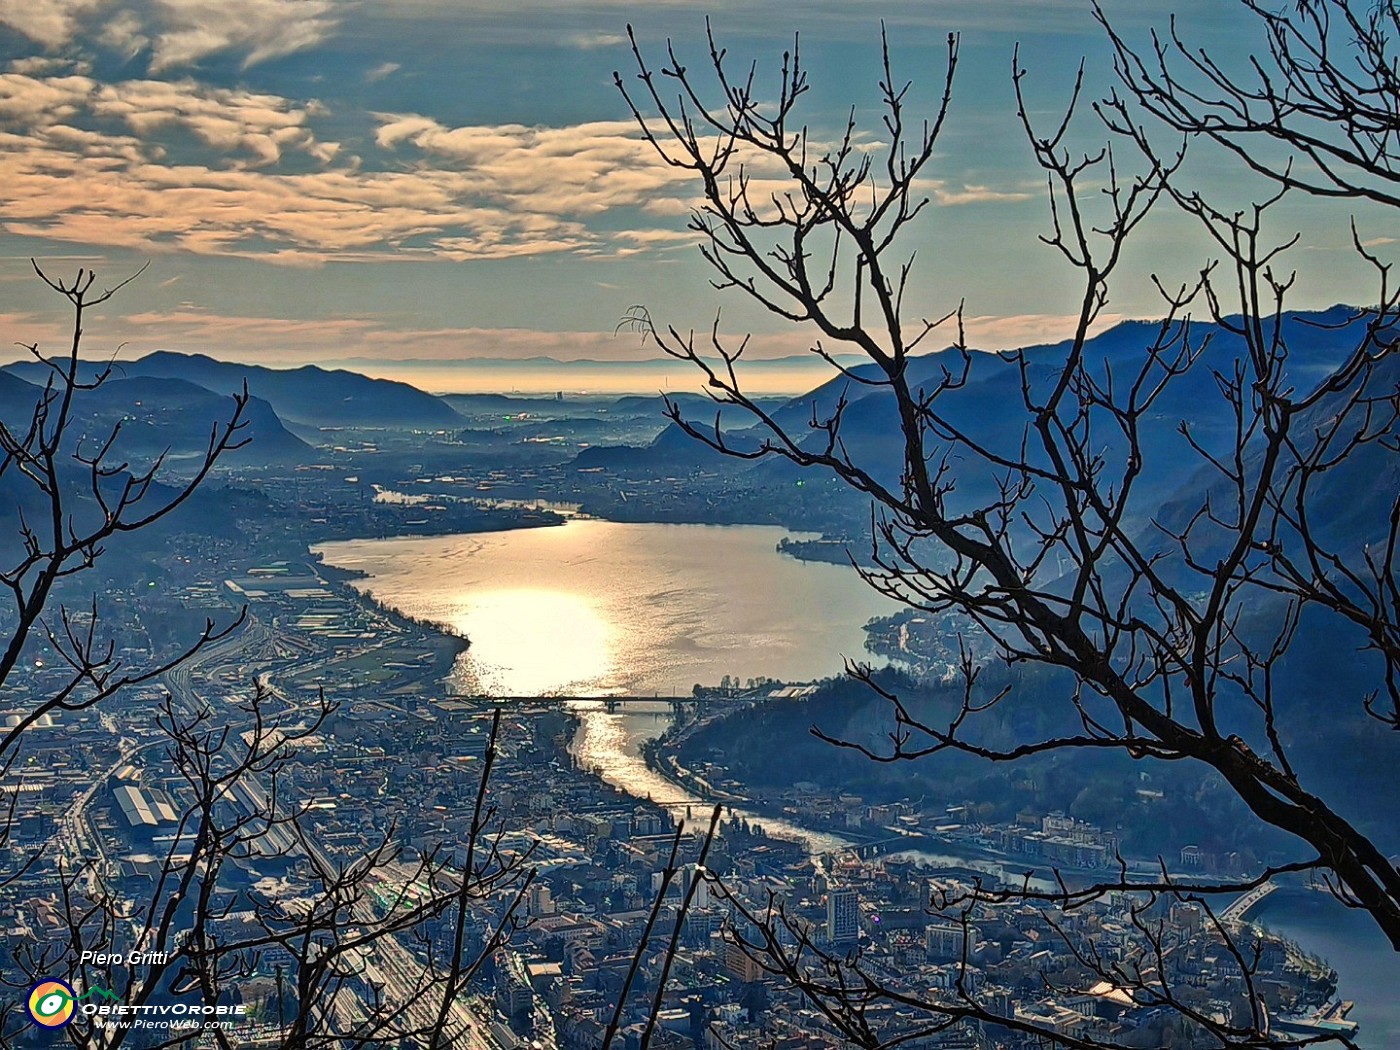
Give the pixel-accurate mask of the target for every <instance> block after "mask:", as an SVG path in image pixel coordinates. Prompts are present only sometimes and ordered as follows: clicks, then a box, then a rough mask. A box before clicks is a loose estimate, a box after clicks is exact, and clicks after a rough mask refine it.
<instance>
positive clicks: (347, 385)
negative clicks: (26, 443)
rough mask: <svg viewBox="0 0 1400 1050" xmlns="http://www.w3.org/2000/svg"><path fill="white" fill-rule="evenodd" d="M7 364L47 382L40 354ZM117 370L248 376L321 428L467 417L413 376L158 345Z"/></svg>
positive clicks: (213, 379) (276, 404) (223, 378)
mask: <svg viewBox="0 0 1400 1050" xmlns="http://www.w3.org/2000/svg"><path fill="white" fill-rule="evenodd" d="M105 367H106V364H105V363H99V362H84V363H83V369H82V374H83V376H84V377H85V378H90V377H91V376H93V375H95V374H97V373H98V372H99V371H100V370H101V369H102V368H105ZM5 371H8V372H10V373H12V374H15V375H18V376H20V377H21V378H23V379H29V380H31V381H34V382H40V383H42V382H43V381H44V379H45V378H46V376H47V373H48V369H47V368H46V366H44V365H43V364H41V363H39V362H37V361H29V362H20V363H17V364H11V365H6V366H5ZM112 376H113V378H114V379H116V378H137V377H148V378H155V379H180V380H184V381H185V382H188V383H193V384H196V385H198V386H201V387H204V388H205V389H206V390H210V391H213V392H214V393H219V394H231V393H233V392H235V391H238V390H241V389H242V387H243V384H244V382H245V381H246V382H247V384H248V392H249V393H250V394H252V395H253V396H254V397H259V398H262V399H263V400H265V401H267V402H268V403H269V404H270V405H271V406H272V408H273V410H274V411H275V412H276V414H277V415H278V416H279V417H281V418H282V419H284V420H287V421H289V422H293V423H301V424H305V425H309V426H316V427H336V426H361V427H363V426H392V427H422V428H438V427H453V426H458V425H460V424H461V422H462V418H461V417H460V416H459V415H458V414H457V413H456V412H455V411H454V410H453V408H452V406H451V405H449V404H447V403H446V402H445V401H443V400H442V399H440V398H438V397H434V396H433V395H432V394H426V393H424V392H423V391H421V390H419V389H418V388H417V387H414V386H410V385H409V384H408V383H400V382H397V381H395V380H391V379H371V378H369V377H368V376H363V375H360V374H359V373H357V372H348V371H344V370H341V369H325V368H321V367H320V366H318V365H303V366H301V367H300V368H293V369H277V368H268V367H266V366H264V365H245V364H236V363H232V362H227V361H216V360H215V359H214V358H212V357H208V356H206V355H204V354H183V353H177V352H175V351H172V350H157V351H156V352H155V353H152V354H147V355H146V356H145V357H140V358H137V359H136V360H134V361H121V362H117V363H115V364H113V365H112Z"/></svg>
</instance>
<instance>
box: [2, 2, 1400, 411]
mask: <svg viewBox="0 0 1400 1050" xmlns="http://www.w3.org/2000/svg"><path fill="white" fill-rule="evenodd" d="M1106 9H1107V11H1108V14H1109V16H1110V17H1111V18H1112V19H1113V21H1114V22H1115V24H1116V25H1118V26H1119V27H1120V28H1121V29H1122V30H1123V31H1125V32H1126V33H1128V34H1129V35H1130V36H1132V37H1133V38H1135V39H1138V40H1145V39H1146V34H1147V33H1148V32H1149V31H1150V30H1151V29H1152V28H1153V27H1157V28H1162V27H1164V26H1165V25H1166V24H1167V21H1168V18H1169V17H1170V16H1171V15H1172V14H1175V15H1176V17H1177V19H1178V24H1179V26H1180V27H1181V29H1182V30H1183V31H1184V32H1185V33H1186V34H1187V35H1189V36H1190V38H1191V39H1192V40H1193V41H1197V42H1199V43H1200V44H1201V45H1202V46H1206V47H1209V48H1212V49H1215V50H1217V51H1219V52H1222V53H1224V54H1225V55H1226V56H1227V60H1228V59H1229V58H1235V59H1238V58H1240V57H1242V56H1244V55H1246V54H1247V50H1246V49H1245V48H1244V47H1243V46H1242V42H1249V41H1253V40H1256V39H1257V32H1255V27H1254V26H1253V24H1252V23H1251V21H1250V19H1249V18H1248V17H1246V16H1245V15H1244V14H1243V13H1242V12H1241V10H1240V9H1239V7H1238V5H1234V4H1231V3H1228V2H1226V0H1178V2H1176V3H1170V4H1168V3H1161V2H1158V0H1141V2H1130V0H1120V2H1117V3H1112V2H1110V3H1108V4H1107V5H1106ZM706 16H709V17H710V19H711V21H712V23H713V25H714V28H715V32H716V35H717V36H718V38H719V39H720V42H721V43H722V44H723V45H724V46H725V47H727V48H728V49H729V51H730V53H731V56H732V60H733V61H735V62H736V63H742V64H747V63H749V62H751V61H752V62H755V63H757V68H758V70H759V71H760V84H763V85H771V84H774V83H775V81H774V79H773V76H772V74H773V71H774V70H775V69H776V68H777V66H778V64H779V63H780V61H781V55H782V53H783V50H784V49H785V48H787V47H790V46H791V45H792V40H793V34H794V33H798V34H800V41H801V45H800V46H801V52H802V56H803V61H804V63H805V64H806V66H807V68H808V70H809V75H810V78H811V83H812V90H811V92H810V93H809V95H808V96H807V97H806V99H805V100H804V103H805V106H804V109H803V114H804V119H805V120H806V121H807V123H808V126H809V127H810V129H811V133H812V136H813V138H814V139H816V140H818V141H822V140H823V136H826V137H828V139H829V136H831V135H832V134H834V132H835V130H836V129H837V128H838V127H839V125H840V123H841V121H842V120H843V119H844V117H845V116H846V114H847V112H848V111H849V110H850V107H852V106H854V107H855V114H856V117H857V120H858V121H860V122H861V124H862V127H864V128H866V129H868V130H867V131H866V132H864V134H867V135H869V136H874V135H876V134H877V133H878V131H879V127H878V120H879V115H880V114H879V110H878V96H877V93H876V85H877V83H878V80H879V76H880V66H879V39H880V26H881V23H882V22H883V23H884V25H885V26H886V27H887V31H888V33H889V38H890V40H891V45H892V58H893V61H894V66H895V70H896V75H897V76H898V77H900V78H902V79H908V80H909V81H910V82H911V83H912V85H913V86H912V88H911V94H910V103H909V108H910V111H911V113H913V114H915V115H920V114H930V115H931V114H932V113H933V110H934V104H935V101H936V95H937V91H938V89H939V88H940V87H941V77H942V68H943V55H944V49H945V40H946V38H947V34H948V33H949V32H957V33H959V34H960V45H961V61H960V66H959V70H958V76H957V79H956V81H955V87H954V98H953V107H952V115H951V117H950V120H949V123H948V125H947V127H946V129H945V131H944V134H943V136H942V137H941V139H940V141H939V144H938V149H937V153H936V155H935V159H934V164H933V166H932V167H931V168H930V169H929V171H928V173H927V177H926V179H925V181H924V182H923V184H922V185H921V188H922V189H923V191H924V192H925V193H926V194H927V195H928V197H929V198H930V202H931V203H930V207H929V208H928V209H927V210H926V212H925V213H924V214H923V215H922V216H921V217H920V219H919V221H918V223H917V225H916V227H915V228H913V229H912V230H911V232H910V235H909V237H908V239H907V242H906V244H905V246H904V247H905V249H906V250H907V251H915V252H916V269H915V278H914V284H913V286H912V291H911V295H910V301H911V303H912V304H914V305H912V306H911V312H912V313H914V314H915V315H916V316H918V315H922V316H939V315H941V314H943V313H946V312H947V311H949V310H951V309H953V308H955V307H957V306H958V305H959V304H960V303H961V304H962V307H963V310H964V316H965V317H966V318H967V327H968V333H969V338H970V340H971V341H972V342H973V343H974V344H975V345H978V346H983V347H987V348H996V347H1005V346H1015V345H1025V344H1028V343H1035V342H1042V341H1050V340H1054V339H1058V338H1062V337H1063V336H1065V335H1066V334H1068V331H1069V325H1070V315H1071V314H1072V312H1073V310H1074V304H1075V302H1076V301H1077V291H1076V280H1075V274H1074V273H1073V272H1072V271H1071V270H1069V269H1068V268H1066V267H1065V266H1064V264H1063V263H1062V262H1059V261H1057V258H1056V256H1055V254H1054V252H1053V251H1052V250H1050V249H1048V248H1046V247H1045V246H1044V245H1042V244H1041V243H1040V242H1039V241H1038V240H1037V237H1038V235H1039V234H1042V233H1044V232H1045V231H1046V229H1047V228H1048V219H1049V212H1048V207H1047V204H1046V200H1045V192H1044V182H1043V178H1042V176H1041V175H1040V174H1039V172H1038V171H1037V169H1036V168H1035V166H1034V164H1033V162H1032V158H1031V154H1030V150H1029V148H1028V146H1027V144H1026V141H1025V137H1024V134H1023V133H1022V131H1021V129H1020V126H1019V124H1018V122H1017V120H1016V117H1015V113H1014V108H1013V97H1012V91H1011V80H1010V71H1011V61H1012V49H1013V47H1014V46H1016V45H1017V44H1018V43H1019V44H1020V46H1021V54H1022V63H1023V65H1024V66H1025V67H1026V69H1027V70H1028V73H1029V78H1030V79H1029V81H1028V84H1029V91H1030V93H1031V98H1032V105H1033V108H1034V109H1035V113H1034V114H1033V116H1035V117H1036V118H1037V119H1039V120H1043V121H1045V122H1046V123H1047V124H1048V123H1049V122H1050V121H1051V120H1052V119H1054V118H1055V117H1056V116H1057V113H1058V110H1059V107H1061V106H1062V105H1063V102H1064V99H1065V98H1066V92H1067V90H1068V87H1069V84H1070V82H1071V80H1072V78H1073V75H1074V70H1075V67H1076V66H1077V64H1078V62H1079V61H1080V59H1081V58H1083V59H1084V61H1085V63H1086V74H1085V79H1086V95H1087V96H1088V97H1089V98H1098V97H1101V96H1102V95H1103V94H1105V93H1106V92H1107V91H1108V90H1110V89H1111V87H1112V83H1113V81H1112V72H1111V68H1110V66H1109V63H1108V59H1107V55H1106V50H1107V49H1106V41H1105V38H1104V35H1103V31H1102V29H1101V28H1100V27H1099V26H1098V25H1097V24H1096V22H1095V21H1094V18H1093V15H1092V9H1091V7H1090V4H1089V3H1088V2H1087V0H1013V2H1007V0H980V2H979V0H888V2H869V0H809V2H795V3H784V4H776V3H774V4H768V3H753V2H749V3H740V2H737V0H714V2H710V3H693V2H690V0H652V2H650V3H646V4H629V3H622V2H610V0H567V2H558V0H240V2H239V3H229V2H227V0H139V2H136V3H118V2H114V0H0V70H3V72H0V325H3V327H4V330H5V331H6V332H7V333H8V338H7V339H6V340H4V342H5V344H6V345H7V346H8V345H9V344H10V343H12V342H16V343H30V342H39V343H40V344H41V346H43V347H54V346H61V345H62V344H63V342H64V341H65V335H64V331H65V328H64V320H65V319H64V315H63V312H62V305H63V304H62V303H61V302H59V301H58V300H57V299H56V298H55V297H54V296H53V294H52V293H50V292H48V291H47V290H45V289H44V288H43V287H42V285H40V284H39V282H38V281H37V280H36V278H35V277H34V275H33V272H32V270H31V269H30V262H29V260H30V258H31V257H33V258H36V259H38V260H39V261H40V262H41V264H42V265H43V266H44V267H46V268H48V269H50V270H52V271H54V272H56V273H58V274H65V275H67V274H71V273H72V272H74V271H76V270H77V269H78V268H79V267H91V268H93V269H95V270H97V271H98V273H99V278H100V280H101V281H102V282H115V281H117V280H120V279H121V278H123V277H125V276H127V275H129V274H131V273H133V272H135V271H136V270H138V269H139V268H140V267H141V266H142V265H145V266H146V269H145V271H144V272H143V273H142V274H141V276H140V277H139V279H138V280H137V281H135V282H134V283H133V284H131V285H129V286H128V287H126V288H124V289H123V290H122V291H121V293H120V294H119V295H118V297H117V298H115V299H114V300H113V301H112V302H111V303H110V304H109V305H108V306H107V307H106V308H104V309H103V310H102V312H101V314H100V316H98V317H96V318H94V319H93V323H92V324H91V325H90V327H89V333H88V335H89V340H90V341H89V350H90V351H91V352H92V354H93V355H94V356H101V355H107V354H110V353H112V352H114V351H115V349H116V348H117V347H118V346H119V345H120V346H121V351H120V352H121V354H122V355H123V356H125V357H137V356H140V355H142V354H144V353H149V352H151V351H154V350H157V349H173V350H184V351H191V352H201V353H208V354H210V355H212V356H215V357H220V358H225V359H230V360H241V361H248V362H257V363H264V364H274V365H291V364H300V363H306V362H316V363H322V364H339V363H345V362H351V363H353V364H354V366H355V367H358V368H360V369H361V370H364V371H368V372H372V373H374V374H387V375H396V374H399V375H404V376H406V377H410V378H413V377H417V378H416V379H413V381H419V382H423V383H424V385H430V386H431V385H437V386H439V387H441V386H444V385H446V386H450V385H451V382H450V380H448V379H446V378H442V377H443V376H446V375H447V373H448V371H449V370H450V367H451V366H452V365H453V364H454V363H455V362H461V361H472V360H478V359H492V360H495V359H504V360H506V361H510V360H515V359H520V358H528V357H538V356H550V357H554V358H558V359H561V360H571V359H598V360H634V359H641V358H650V357H654V356H655V353H656V351H655V348H654V347H653V346H644V345H642V344H641V343H640V342H639V340H638V339H637V338H636V337H635V336H629V335H627V334H626V333H624V334H622V335H619V334H617V332H616V325H617V322H618V319H619V318H620V317H621V316H622V315H623V314H624V312H625V311H626V310H627V309H628V308H629V307H630V306H632V305H633V304H645V305H646V306H647V307H648V309H649V310H650V311H651V313H652V315H653V316H654V317H656V318H658V319H660V320H663V321H666V322H668V323H674V324H676V325H678V326H679V327H681V328H683V329H684V328H688V327H698V328H701V329H708V328H709V326H710V324H711V323H712V322H713V320H714V318H715V316H716V312H717V311H722V313H721V325H722V329H723V330H724V331H725V332H726V333H727V334H729V335H731V336H733V337H736V338H737V337H740V336H742V335H743V334H745V333H752V343H751V347H752V349H751V353H752V354H754V355H755V356H774V357H778V356H785V355H789V354H802V353H804V352H805V351H806V349H807V347H808V346H809V345H810V341H811V334H810V333H808V332H804V331H802V330H800V329H798V328H795V327H793V326H792V325H790V324H787V323H786V322H783V321H781V320H779V319H776V318H773V317H771V316H769V315H767V314H765V313H764V312H763V311H761V310H759V309H757V308H755V307H754V306H752V304H749V303H746V302H745V301H743V298H742V296H739V295H736V294H734V293H732V292H731V293H729V294H728V295H725V294H721V293H720V292H717V291H716V290H714V289H713V288H712V287H711V286H710V285H709V283H708V282H709V277H710V273H709V271H708V270H707V269H706V266H705V264H704V262H703V261H702V260H701V259H700V257H699V255H698V252H697V248H696V237H695V235H694V234H693V233H690V232H688V231H687V230H686V221H687V214H688V212H689V209H690V208H691V206H692V205H693V203H694V201H695V197H696V191H697V188H696V186H695V185H694V184H693V183H692V182H691V181H689V180H688V178H687V176H686V173H684V172H679V171H676V170H675V169H672V168H669V167H667V166H666V165H665V164H664V163H662V162H661V160H660V159H659V158H658V157H657V155H656V154H655V152H654V151H652V150H651V149H650V147H649V146H647V145H646V143H644V142H643V141H641V139H640V137H639V135H638V131H637V128H636V126H635V123H634V122H633V120H632V118H631V116H630V114H629V112H628V109H627V107H626V104H625V103H624V100H623V99H622V98H621V96H620V95H619V93H618V91H617V89H616V87H615V86H614V84H613V71H614V70H621V71H623V73H624V75H625V76H629V77H630V76H632V75H634V74H635V72H636V67H635V63H634V62H633V59H632V56H631V54H630V52H629V50H628V46H627V38H626V31H627V27H628V25H629V24H631V25H632V26H633V27H634V29H635V32H636V35H637V39H638V41H639V43H640V45H641V47H642V48H643V50H644V52H645V53H646V54H647V55H648V57H649V58H651V59H652V60H653V61H655V62H658V63H659V62H661V61H662V59H663V50H664V47H665V44H666V41H667V40H671V41H672V42H673V43H674V46H675V48H676V49H677V51H678V53H679V54H680V55H681V56H682V57H683V59H684V60H686V61H687V62H688V63H692V68H695V69H699V68H701V66H702V65H703V62H704V60H705V55H706V51H705V36H704V34H705V18H706ZM765 74H766V75H767V76H766V79H765ZM701 82H702V84H704V85H705V86H706V87H709V86H712V85H708V84H705V82H704V81H703V79H702V81H701ZM761 90H767V88H766V87H765V88H764V89H761ZM767 97H771V95H769V96H767ZM1075 135H1076V136H1077V138H1076V142H1078V143H1082V144H1083V146H1084V148H1093V147H1094V146H1095V145H1096V144H1099V143H1102V141H1103V140H1104V137H1105V136H1104V132H1103V130H1102V129H1101V128H1100V127H1098V126H1097V125H1096V123H1095V121H1094V118H1093V115H1092V113H1089V112H1087V111H1081V114H1080V119H1079V121H1078V123H1077V124H1076V131H1075ZM1193 162H1194V163H1196V167H1195V168H1194V169H1193V174H1192V177H1193V178H1197V179H1199V180H1200V184H1201V186H1202V187H1203V188H1204V189H1205V190H1207V191H1210V190H1223V191H1228V190H1233V189H1237V188H1238V186H1239V181H1240V175H1239V172H1238V171H1237V170H1236V169H1235V168H1233V167H1232V166H1231V165H1230V164H1228V163H1227V162H1226V161H1225V160H1224V159H1223V158H1212V157H1210V156H1206V155H1203V156H1202V158H1201V159H1200V160H1198V161H1193ZM1345 220H1346V214H1345V213H1339V212H1337V211H1336V209H1335V207H1330V206H1329V208H1328V209H1324V208H1323V207H1322V206H1321V205H1317V204H1316V203H1311V202H1309V203H1303V204H1300V205H1299V206H1297V207H1293V208H1291V210H1290V209H1285V211H1284V213H1283V215H1282V225H1281V226H1280V227H1279V229H1280V233H1281V235H1287V234H1288V233H1291V232H1292V230H1291V229H1289V228H1288V227H1290V226H1293V227H1296V228H1297V229H1298V230H1299V231H1300V232H1302V234H1303V237H1302V239H1301V240H1300V243H1299V245H1298V247H1297V248H1296V249H1294V251H1293V252H1292V254H1291V255H1290V257H1289V258H1290V261H1291V263H1292V265H1294V266H1296V267H1297V268H1298V270H1299V272H1300V279H1299V283H1298V288H1297V292H1296V295H1295V300H1294V302H1295V303H1296V305H1299V306H1325V305H1329V304H1331V303H1333V302H1338V301H1347V302H1357V301H1362V300H1365V299H1366V298H1367V297H1368V293H1367V290H1366V273H1365V271H1364V270H1363V269H1361V268H1360V267H1359V266H1358V265H1356V264H1355V263H1354V260H1353V259H1352V257H1351V256H1350V253H1349V252H1348V250H1347V249H1348V244H1349V240H1350V234H1349V232H1348V231H1347V228H1346V221H1345ZM1368 222H1372V223H1373V225H1374V227H1375V228H1374V230H1373V231H1372V233H1373V237H1374V240H1375V242H1376V243H1377V244H1378V245H1384V244H1388V243H1389V241H1390V240H1391V239H1392V236H1400V232H1398V231H1397V230H1395V229H1393V228H1386V219H1385V217H1383V216H1382V217H1379V218H1375V219H1374V220H1372V219H1368ZM1394 225H1395V224H1394V223H1391V224H1390V226H1392V227H1393V226H1394ZM1368 229H1370V227H1368ZM1209 257H1210V251H1209V245H1208V244H1207V243H1206V242H1205V241H1204V239H1203V238H1202V236H1201V235H1200V231H1198V230H1196V229H1195V228H1194V227H1192V226H1191V224H1190V223H1189V222H1187V221H1185V220H1183V219H1182V218H1180V217H1179V216H1172V215H1170V214H1163V215H1162V216H1161V217H1159V218H1155V219H1154V220H1152V221H1151V222H1150V223H1149V224H1148V225H1147V226H1145V227H1144V228H1143V231H1142V233H1141V234H1140V235H1139V236H1138V237H1137V238H1136V239H1135V241H1134V243H1133V246H1132V248H1131V249H1130V251H1129V253H1128V256H1127V258H1126V259H1125V263H1124V267H1123V272H1122V274H1121V275H1120V277H1119V278H1118V279H1117V280H1116V281H1115V284H1114V286H1113V289H1112V297H1111V301H1110V303H1109V305H1108V307H1107V309H1106V312H1105V323H1108V322H1111V321H1112V320H1114V319H1116V318H1120V317H1151V316H1156V315H1158V314H1159V313H1160V311H1161V307H1160V300H1159V299H1157V298H1156V293H1155V292H1154V290H1153V287H1152V283H1151V280H1150V275H1152V274H1154V273H1155V274H1160V275H1162V276H1164V277H1166V278H1167V279H1168V280H1170V281H1181V280H1187V279H1189V278H1190V277H1191V276H1192V274H1193V273H1195V272H1196V271H1197V270H1199V268H1200V267H1201V265H1202V264H1203V263H1204V262H1205V261H1206V260H1207V259H1208V258H1209ZM9 353H10V356H14V355H16V354H22V353H23V351H22V350H18V349H16V350H11V351H10V352H9ZM399 362H405V363H404V364H399ZM406 362H417V363H416V364H408V363H406ZM424 362H426V363H427V364H424ZM438 366H441V367H440V368H439V367H438ZM435 369H436V370H435ZM430 372H431V373H432V375H433V376H434V377H435V378H433V379H432V380H424V378H423V377H425V376H427V375H429V373H430ZM498 372H499V369H496V370H494V371H492V375H493V376H494V375H496V374H497V373H498ZM493 382H499V381H498V380H493Z"/></svg>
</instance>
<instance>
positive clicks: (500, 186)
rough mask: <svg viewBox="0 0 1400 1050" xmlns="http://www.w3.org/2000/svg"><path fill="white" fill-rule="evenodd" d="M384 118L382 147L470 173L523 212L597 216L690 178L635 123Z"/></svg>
mask: <svg viewBox="0 0 1400 1050" xmlns="http://www.w3.org/2000/svg"><path fill="white" fill-rule="evenodd" d="M383 121H384V122H383V123H382V124H381V126H380V128H379V130H378V133H377V135H376V141H377V142H378V144H379V145H380V146H381V147H383V148H384V149H389V150H394V149H399V148H402V147H405V146H408V147H412V148H413V149H414V150H416V151H418V152H419V153H420V154H422V155H424V156H426V157H430V158H432V159H433V160H434V161H435V162H436V163H438V164H443V165H451V166H452V167H453V168H454V169H459V170H463V171H470V172H471V173H472V175H473V176H474V178H476V179H477V180H478V182H479V184H480V186H481V192H482V194H483V195H485V196H487V197H490V198H492V199H494V200H497V201H501V202H509V203H510V205H511V206H512V207H514V208H517V209H520V210H523V211H532V212H544V213H550V214H570V215H579V216H587V215H597V214H599V213H601V212H604V211H608V210H610V209H613V208H622V207H632V206H636V205H640V204H643V203H646V202H648V201H651V200H654V199H655V198H657V197H658V196H665V195H667V194H666V192H665V191H667V190H669V189H671V188H673V187H676V186H678V185H679V184H681V183H684V182H685V181H687V173H686V172H682V171H678V170H677V169H675V168H672V167H670V166H668V165H667V164H666V163H665V162H664V161H662V159H661V158H660V157H659V156H657V154H656V152H655V150H653V149H652V148H651V147H650V146H649V145H648V144H647V143H646V142H644V141H643V140H642V138H641V137H640V135H639V134H638V132H637V128H636V125H635V124H634V123H633V122H632V121H630V120H611V121H592V122H589V123H584V124H574V125H570V126H567V127H530V126H527V125H524V124H497V125H480V126H467V127H457V128H448V127H444V126H443V125H442V124H440V123H438V122H437V121H436V120H433V119H431V118H429V117H423V116H418V115H416V114H411V115H405V116H386V117H384V118H383Z"/></svg>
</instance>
